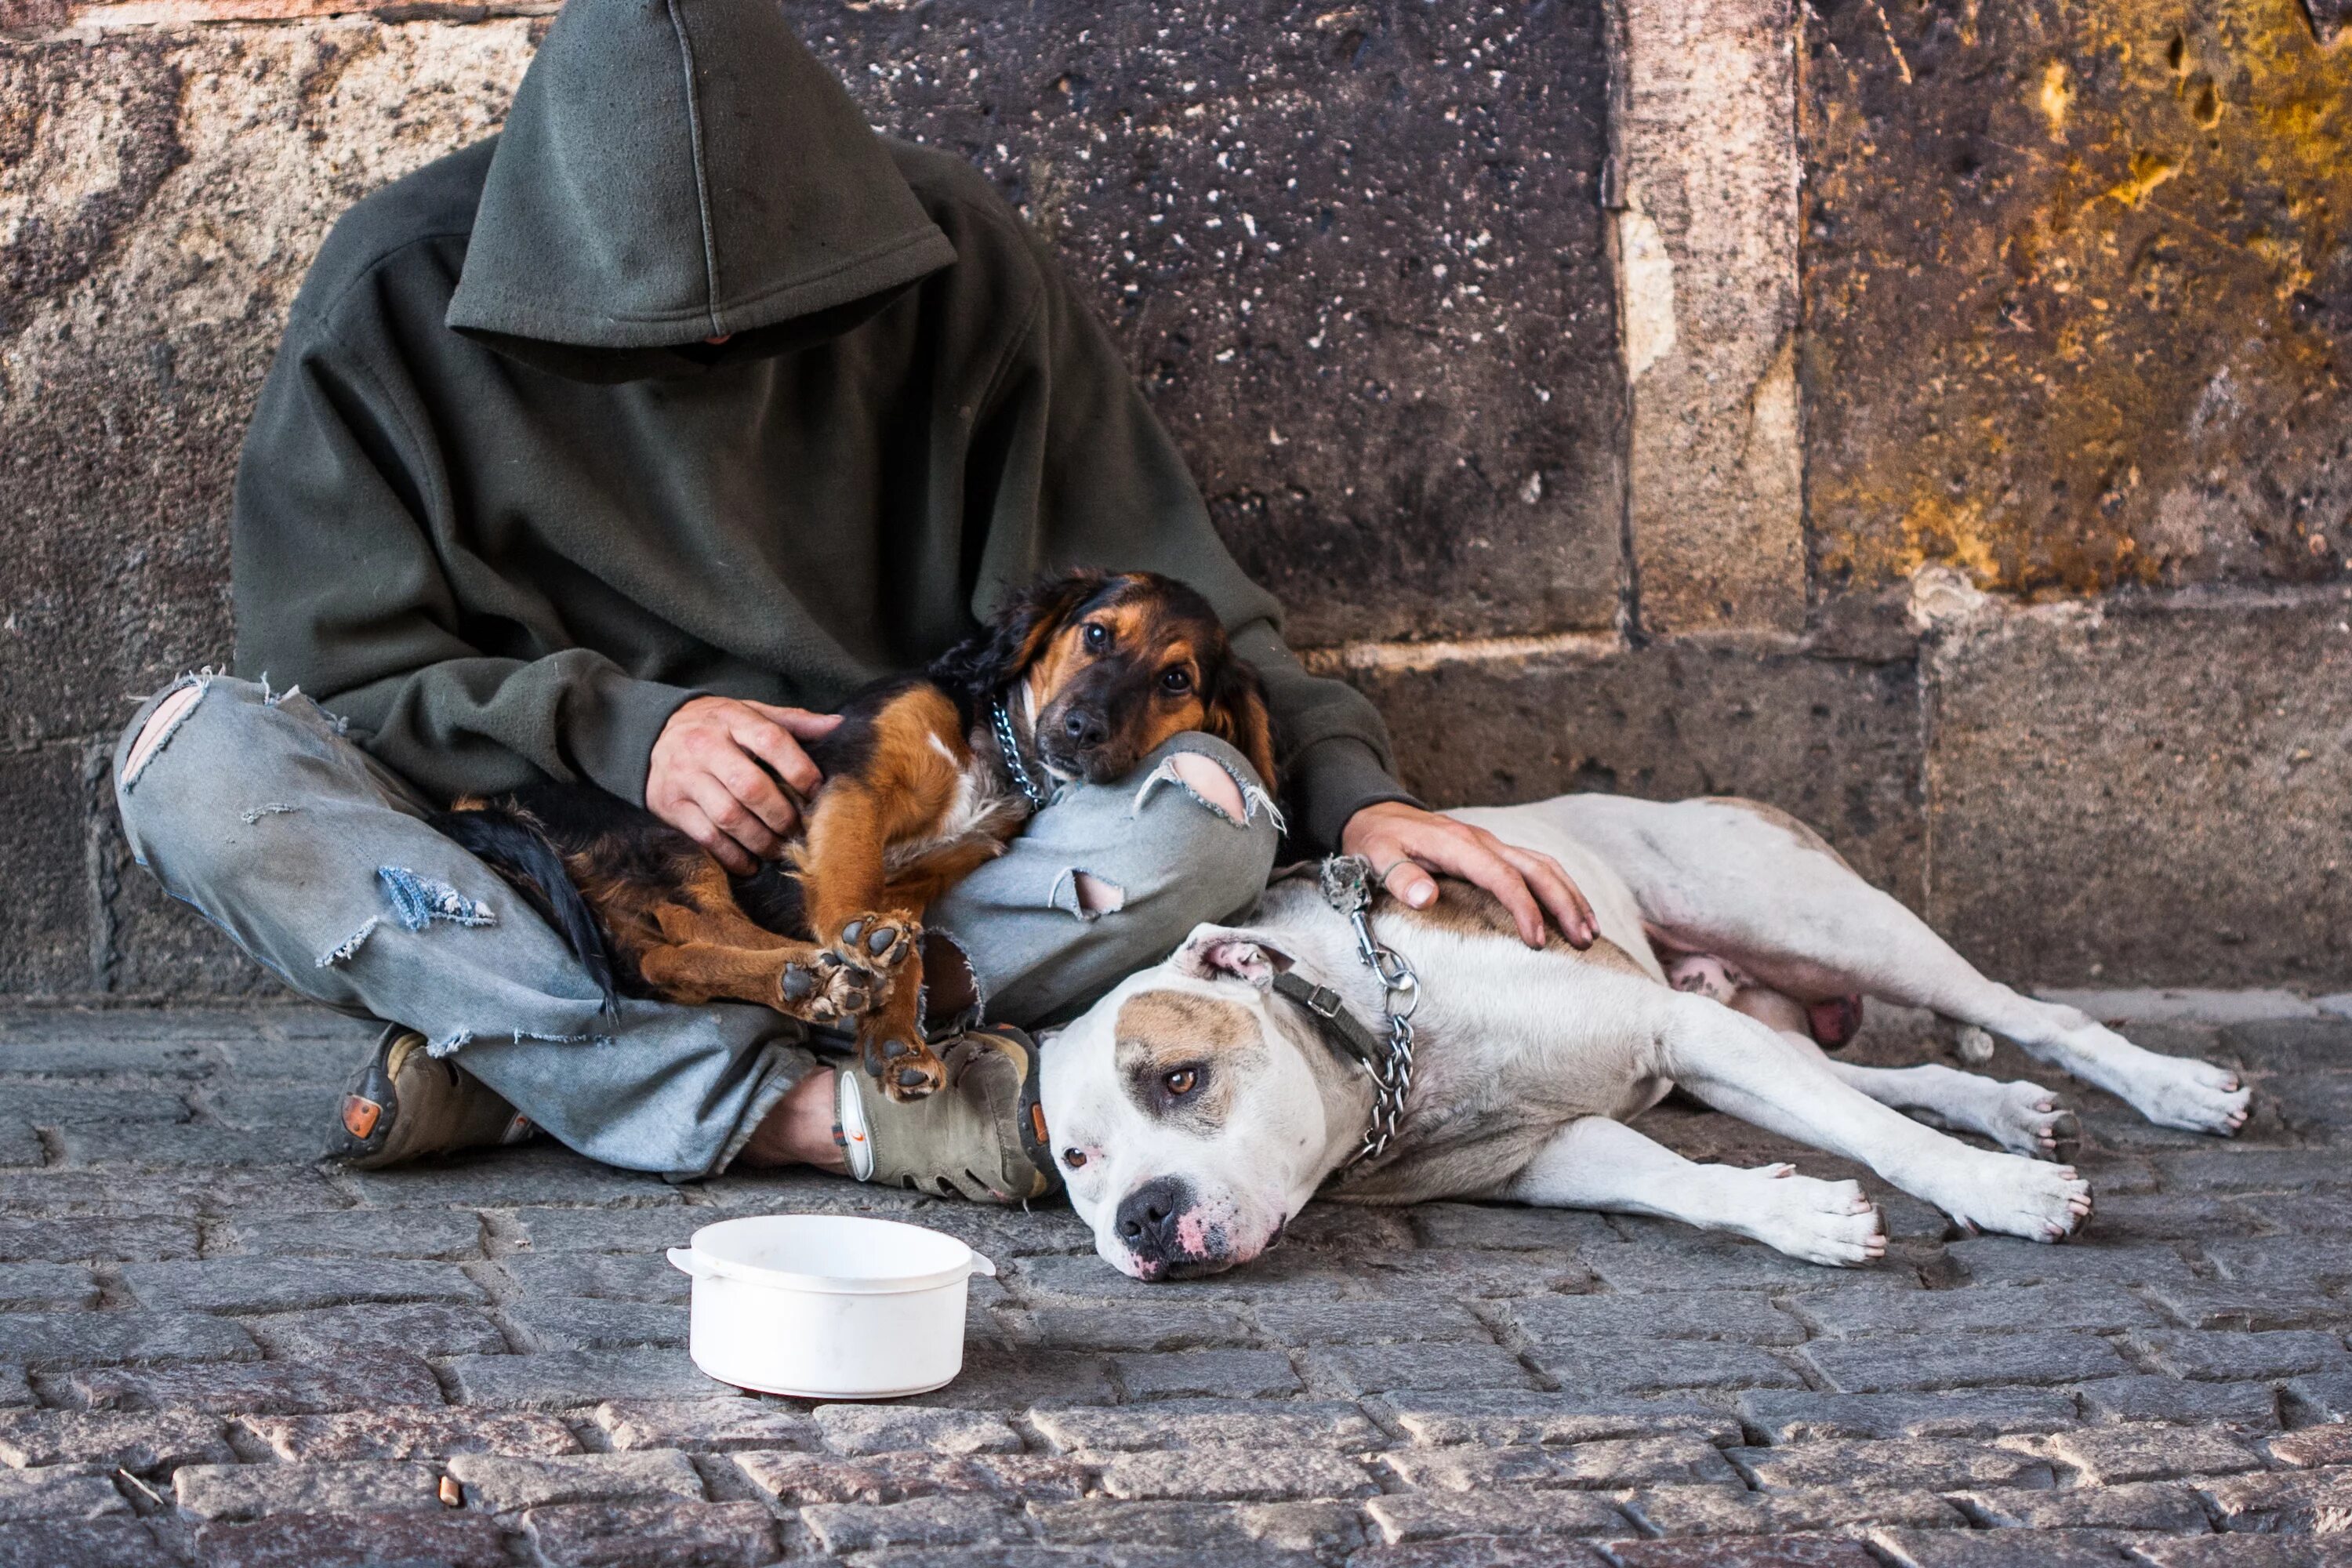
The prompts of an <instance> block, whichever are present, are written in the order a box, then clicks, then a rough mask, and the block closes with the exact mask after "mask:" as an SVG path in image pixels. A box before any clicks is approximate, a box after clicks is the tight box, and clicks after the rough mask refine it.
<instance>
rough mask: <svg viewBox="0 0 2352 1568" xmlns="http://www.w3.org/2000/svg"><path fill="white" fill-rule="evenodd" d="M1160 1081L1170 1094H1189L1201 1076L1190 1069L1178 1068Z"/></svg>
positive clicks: (1198, 1082) (1196, 1085)
mask: <svg viewBox="0 0 2352 1568" xmlns="http://www.w3.org/2000/svg"><path fill="white" fill-rule="evenodd" d="M1200 1081H1201V1075H1200V1074H1199V1073H1197V1072H1194V1071H1193V1070H1192V1068H1177V1069H1176V1070H1175V1071H1174V1072H1171V1073H1170V1074H1169V1075H1168V1076H1167V1077H1166V1078H1164V1079H1160V1082H1162V1083H1164V1084H1166V1085H1167V1086H1168V1092H1169V1093H1171V1094H1190V1093H1192V1090H1193V1089H1195V1088H1196V1087H1198V1085H1199V1084H1200Z"/></svg>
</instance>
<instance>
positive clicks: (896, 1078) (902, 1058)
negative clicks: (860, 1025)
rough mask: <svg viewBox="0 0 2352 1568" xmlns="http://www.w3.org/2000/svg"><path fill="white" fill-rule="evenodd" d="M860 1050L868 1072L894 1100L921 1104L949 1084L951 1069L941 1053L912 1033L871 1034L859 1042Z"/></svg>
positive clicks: (886, 1030)
mask: <svg viewBox="0 0 2352 1568" xmlns="http://www.w3.org/2000/svg"><path fill="white" fill-rule="evenodd" d="M858 1047H859V1051H860V1054H861V1055H862V1056H863V1057H864V1058H865V1062H866V1072H867V1073H868V1074H870V1075H871V1076H872V1077H873V1079H874V1081H875V1082H877V1083H878V1084H880V1085H881V1086H882V1092H883V1093H885V1094H887V1095H888V1096H889V1097H890V1098H891V1099H893V1100H901V1101H904V1100H920V1099H922V1098H923V1097H924V1096H925V1095H928V1094H930V1093H931V1092H933V1091H934V1090H936V1089H939V1088H940V1086H941V1085H943V1084H945V1083H946V1082H947V1078H948V1073H947V1066H946V1064H945V1063H943V1062H941V1061H940V1058H939V1053H938V1052H936V1051H934V1050H932V1049H931V1047H929V1045H927V1044H925V1043H924V1040H923V1037H921V1036H920V1035H919V1034H916V1033H915V1032H914V1031H912V1030H911V1029H910V1030H903V1031H902V1030H898V1029H893V1028H888V1027H884V1028H881V1029H877V1030H874V1031H871V1032H869V1033H867V1034H866V1035H865V1036H864V1037H862V1038H861V1039H860V1040H859V1042H858Z"/></svg>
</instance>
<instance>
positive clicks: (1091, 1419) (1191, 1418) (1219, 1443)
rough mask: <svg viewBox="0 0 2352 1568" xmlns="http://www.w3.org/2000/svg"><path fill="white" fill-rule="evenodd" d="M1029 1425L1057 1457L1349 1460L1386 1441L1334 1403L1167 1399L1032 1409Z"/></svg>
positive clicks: (1359, 1415)
mask: <svg viewBox="0 0 2352 1568" xmlns="http://www.w3.org/2000/svg"><path fill="white" fill-rule="evenodd" d="M1029 1424H1030V1425H1031V1426H1034V1427H1035V1428H1036V1430H1037V1432H1038V1435H1039V1436H1043V1437H1044V1438H1045V1440H1046V1441H1047V1442H1048V1443H1051V1444H1052V1445H1053V1446H1054V1448H1055V1452H1057V1453H1064V1454H1067V1453H1074V1452H1077V1453H1090V1452H1114V1453H1118V1452H1133V1451H1137V1450H1142V1449H1152V1448H1199V1447H1226V1446H1231V1447H1238V1448H1245V1449H1252V1450H1259V1451H1266V1452H1271V1451H1274V1450H1276V1449H1281V1448H1305V1447H1316V1448H1328V1449H1340V1450H1344V1451H1347V1452H1350V1453H1355V1452H1361V1451H1363V1450H1365V1449H1368V1448H1377V1447H1384V1446H1385V1444H1386V1442H1387V1439H1386V1438H1385V1437H1383V1436H1381V1429H1380V1428H1379V1427H1377V1426H1373V1425H1372V1423H1371V1422H1370V1420H1368V1419H1366V1418H1365V1415H1364V1413H1363V1412H1362V1411H1361V1410H1360V1409H1358V1408H1357V1407H1356V1406H1355V1405H1342V1404H1337V1403H1328V1404H1318V1403H1307V1402H1301V1403H1298V1404H1295V1405H1268V1404H1263V1403H1256V1402H1252V1401H1242V1400H1235V1401H1218V1400H1168V1401H1166V1402H1164V1403H1155V1404H1152V1405H1143V1406H1131V1407H1130V1406H1119V1407H1115V1408H1112V1409H1108V1410H1087V1409H1059V1410H1033V1411H1031V1412H1030V1413H1029Z"/></svg>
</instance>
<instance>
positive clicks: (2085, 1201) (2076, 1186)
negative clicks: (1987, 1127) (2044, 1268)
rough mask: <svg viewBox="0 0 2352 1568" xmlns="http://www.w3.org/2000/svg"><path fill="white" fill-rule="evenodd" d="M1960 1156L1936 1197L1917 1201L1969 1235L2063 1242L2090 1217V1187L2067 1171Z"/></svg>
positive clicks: (2001, 1157)
mask: <svg viewBox="0 0 2352 1568" xmlns="http://www.w3.org/2000/svg"><path fill="white" fill-rule="evenodd" d="M1962 1155H1963V1157H1962V1158H1960V1159H1959V1160H1958V1161H1956V1162H1955V1163H1954V1165H1953V1166H1952V1167H1951V1168H1950V1169H1949V1170H1948V1173H1945V1175H1944V1178H1943V1179H1941V1180H1939V1181H1937V1183H1936V1184H1935V1186H1936V1188H1937V1190H1936V1191H1933V1192H1922V1193H1921V1194H1919V1195H1920V1196H1921V1197H1924V1198H1926V1199H1927V1200H1928V1201H1929V1202H1930V1203H1933V1204H1934V1205H1936V1206H1937V1207H1938V1208H1940V1209H1942V1210H1943V1211H1944V1212H1945V1213H1946V1214H1948V1215H1951V1216H1952V1217H1953V1218H1954V1219H1956V1220H1958V1221H1959V1222H1960V1224H1962V1225H1964V1226H1967V1227H1968V1228H1969V1229H1970V1230H1972V1231H1976V1230H1990V1231H1998V1232H2000V1234H2001V1235H2003V1236H2021V1237H2025V1239H2026V1240H2028V1241H2063V1240H2065V1239H2066V1237H2069V1236H2072V1235H2073V1234H2074V1231H2075V1230H2076V1229H2077V1228H2079V1227H2080V1226H2081V1225H2082V1223H2083V1222H2084V1220H2086V1219H2088V1218H2090V1216H2091V1184H2090V1183H2088V1182H2086V1181H2084V1180H2083V1178H2082V1177H2080V1176H2078V1175H2076V1174H2075V1173H2074V1166H2072V1165H2047V1164H2043V1163H2041V1162H2040V1161H2038V1160H2027V1159H2022V1158H2020V1157H2019V1156H2017V1155H2015V1154H1988V1153H1984V1152H1980V1151H1979V1150H1974V1149H1969V1150H1965V1151H1963V1152H1962Z"/></svg>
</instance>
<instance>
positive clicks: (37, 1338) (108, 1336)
mask: <svg viewBox="0 0 2352 1568" xmlns="http://www.w3.org/2000/svg"><path fill="white" fill-rule="evenodd" d="M5 1332H6V1335H7V1347H6V1351H5V1354H6V1355H7V1356H8V1357H9V1359H10V1360H12V1361H15V1360H21V1361H22V1363H24V1364H25V1365H26V1366H28V1367H31V1368H34V1369H36V1370H38V1369H40V1368H43V1367H68V1366H103V1365H107V1364H110V1363H159V1362H180V1361H251V1360H258V1359H259V1358H260V1355H261V1350H260V1347H259V1346H257V1345H256V1344H255V1343H254V1342H253V1338H252V1336H251V1335H249V1334H247V1332H246V1331H245V1330H244V1329H242V1328H240V1327H238V1326H237V1325H236V1323H233V1322H229V1321H225V1320H223V1319H219V1318H213V1317H207V1316H205V1315H203V1314H201V1313H187V1312H55V1313H43V1312H21V1313H16V1314H12V1315H11V1316H10V1317H9V1318H8V1319H7V1320H6V1327H5Z"/></svg>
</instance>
